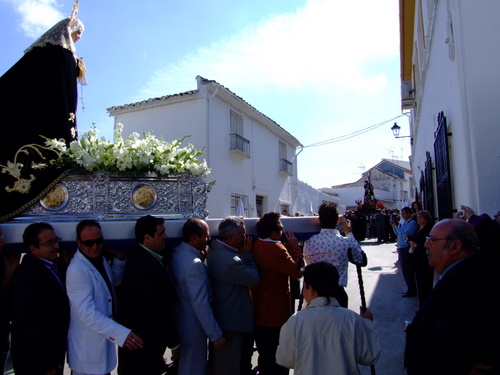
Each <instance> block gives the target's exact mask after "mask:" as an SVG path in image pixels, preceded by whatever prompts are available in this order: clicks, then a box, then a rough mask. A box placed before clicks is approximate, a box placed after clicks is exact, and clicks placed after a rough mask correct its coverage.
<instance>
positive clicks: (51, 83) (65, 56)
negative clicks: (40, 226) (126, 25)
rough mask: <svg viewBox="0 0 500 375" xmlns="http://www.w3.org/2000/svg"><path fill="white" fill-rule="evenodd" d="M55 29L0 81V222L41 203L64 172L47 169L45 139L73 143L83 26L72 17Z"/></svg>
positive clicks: (82, 78)
mask: <svg viewBox="0 0 500 375" xmlns="http://www.w3.org/2000/svg"><path fill="white" fill-rule="evenodd" d="M77 8H78V2H77V4H75V7H74V8H73V14H72V16H71V17H70V18H67V19H64V20H62V21H60V22H58V23H57V24H55V25H54V26H53V27H52V28H51V29H49V30H48V31H47V32H45V34H43V35H42V36H41V37H40V38H38V39H37V40H36V41H35V42H34V43H33V44H32V45H31V46H30V47H29V48H28V49H26V50H25V51H24V52H25V54H24V56H23V57H22V58H21V59H20V60H19V61H18V62H17V63H16V64H14V66H12V67H11V68H10V69H9V70H8V71H7V72H5V73H4V74H3V75H2V76H1V77H0V127H1V131H2V133H1V134H2V143H1V146H0V169H1V172H2V173H0V179H1V184H0V202H2V203H1V205H0V221H4V220H6V219H8V218H11V217H13V216H16V215H17V214H19V213H21V212H22V211H24V210H25V209H27V208H28V207H29V206H31V205H32V204H34V203H35V202H36V201H38V200H39V199H40V198H41V197H43V196H44V195H45V194H46V193H47V192H48V191H49V190H50V189H51V188H52V187H53V186H54V185H55V184H56V183H57V182H58V181H60V180H61V179H62V178H63V177H64V175H65V173H66V171H65V170H63V169H58V168H55V167H53V166H51V160H53V159H55V158H57V157H58V155H57V153H56V152H54V151H52V150H50V149H48V148H47V147H46V146H45V139H44V137H46V138H49V139H53V138H56V139H59V140H62V141H64V142H65V143H66V144H67V145H69V143H70V142H71V141H73V140H75V139H77V128H76V107H77V82H78V81H80V82H81V83H83V84H85V67H84V65H83V61H81V60H80V59H78V58H77V57H76V49H75V44H74V43H75V42H76V41H77V40H78V39H79V38H80V36H81V34H82V32H83V29H84V26H83V23H82V22H81V21H80V20H79V19H78V18H77V17H76V13H77V12H76V10H75V9H77Z"/></svg>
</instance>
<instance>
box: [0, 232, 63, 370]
mask: <svg viewBox="0 0 500 375" xmlns="http://www.w3.org/2000/svg"><path fill="white" fill-rule="evenodd" d="M60 240H61V239H60V238H58V237H57V235H56V233H55V232H54V229H53V228H52V226H51V225H50V224H47V223H34V224H31V225H29V226H28V227H27V228H26V229H25V231H24V234H23V242H24V246H25V247H26V250H27V253H26V255H25V256H24V258H23V260H22V263H21V265H20V266H19V268H18V269H17V271H16V273H15V274H14V279H13V281H12V289H11V292H12V310H13V316H12V318H13V319H12V320H13V321H12V350H11V353H12V360H13V365H14V371H15V373H16V374H17V375H42V374H50V375H62V373H63V368H64V357H65V354H66V345H67V344H66V337H67V334H68V325H69V301H68V297H67V296H66V290H65V288H64V285H63V284H62V282H61V275H60V274H59V272H58V269H57V267H55V264H54V261H55V260H56V259H57V252H58V250H59V241H60ZM2 308H3V306H2ZM2 365H3V364H2ZM2 369H3V367H2Z"/></svg>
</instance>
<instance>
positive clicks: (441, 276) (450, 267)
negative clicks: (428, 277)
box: [439, 257, 467, 280]
mask: <svg viewBox="0 0 500 375" xmlns="http://www.w3.org/2000/svg"><path fill="white" fill-rule="evenodd" d="M464 259H467V257H465V258H462V259H459V260H457V261H456V262H454V263H452V264H450V265H449V266H448V267H446V268H445V269H444V271H443V273H442V274H441V275H439V280H441V279H442V278H443V277H444V275H446V273H447V272H448V271H449V270H451V269H452V268H453V267H455V266H456V265H457V264H458V263H460V262H462V261H463V260H464Z"/></svg>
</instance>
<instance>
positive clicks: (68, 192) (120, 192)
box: [15, 172, 208, 220]
mask: <svg viewBox="0 0 500 375" xmlns="http://www.w3.org/2000/svg"><path fill="white" fill-rule="evenodd" d="M206 202H207V184H206V178H205V176H203V175H201V176H193V175H190V174H182V175H180V176H175V177H149V176H145V177H128V176H118V175H109V174H106V173H102V172H97V173H94V174H92V175H80V176H68V177H66V178H65V179H63V180H62V181H61V182H60V183H59V184H57V185H56V187H54V189H53V190H52V191H51V192H49V193H48V194H47V195H46V196H45V197H44V198H43V199H41V200H40V202H39V203H36V204H34V205H33V206H31V207H30V208H29V209H28V210H26V211H25V212H24V213H23V214H22V215H21V216H18V217H17V218H16V219H15V220H33V219H51V220H74V219H75V218H96V219H99V220H103V219H113V220H116V219H120V218H123V219H131V218H136V217H140V216H144V215H148V214H149V215H159V216H165V217H168V218H189V217H202V218H204V217H207V216H208V212H207V211H206Z"/></svg>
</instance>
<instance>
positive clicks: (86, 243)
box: [80, 237, 104, 247]
mask: <svg viewBox="0 0 500 375" xmlns="http://www.w3.org/2000/svg"><path fill="white" fill-rule="evenodd" d="M103 241H104V238H103V237H99V238H96V239H95V240H87V241H82V240H80V243H81V244H82V245H83V246H85V247H92V246H94V245H100V244H102V243H103Z"/></svg>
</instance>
